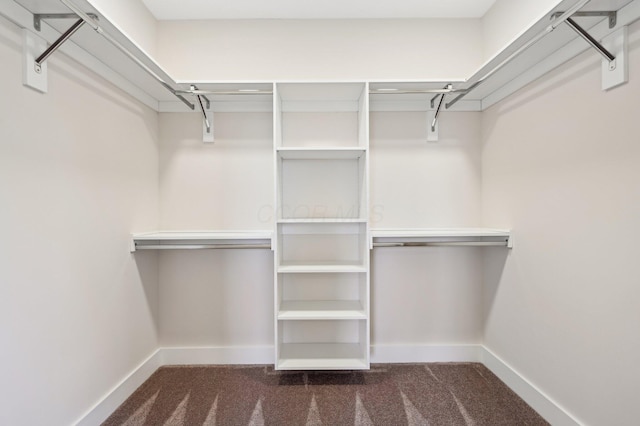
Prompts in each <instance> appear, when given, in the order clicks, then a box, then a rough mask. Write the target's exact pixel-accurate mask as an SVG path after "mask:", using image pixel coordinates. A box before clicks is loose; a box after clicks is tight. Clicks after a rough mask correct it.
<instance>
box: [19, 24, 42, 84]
mask: <svg viewBox="0 0 640 426" xmlns="http://www.w3.org/2000/svg"><path fill="white" fill-rule="evenodd" d="M46 47H47V43H46V42H45V41H44V40H43V39H41V38H40V37H38V36H37V35H35V34H34V33H32V32H31V31H29V30H27V29H26V28H23V29H22V84H24V85H25V86H27V87H31V88H32V89H35V90H37V91H38V92H41V93H47V90H48V84H47V63H46V62H45V63H43V64H42V65H40V67H39V69H38V71H36V69H37V68H36V66H35V64H36V58H37V55H39V53H38V52H42V51H43V50H44V49H45V48H46Z"/></svg>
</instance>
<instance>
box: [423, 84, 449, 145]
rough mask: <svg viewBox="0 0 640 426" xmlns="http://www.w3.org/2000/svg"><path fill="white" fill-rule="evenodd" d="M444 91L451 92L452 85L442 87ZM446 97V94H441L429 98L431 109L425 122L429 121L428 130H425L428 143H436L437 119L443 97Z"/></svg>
mask: <svg viewBox="0 0 640 426" xmlns="http://www.w3.org/2000/svg"><path fill="white" fill-rule="evenodd" d="M444 90H448V91H451V90H453V85H452V84H447V85H446V86H445V87H444ZM446 95H447V93H441V94H437V95H436V96H434V97H433V98H431V109H430V110H429V111H428V112H427V120H428V121H429V129H428V130H427V141H428V142H436V141H437V140H438V117H439V116H440V111H441V110H442V105H443V104H444V97H445V96H446ZM438 97H440V101H439V102H438V106H437V107H436V105H435V103H436V99H438ZM433 108H436V109H435V111H433Z"/></svg>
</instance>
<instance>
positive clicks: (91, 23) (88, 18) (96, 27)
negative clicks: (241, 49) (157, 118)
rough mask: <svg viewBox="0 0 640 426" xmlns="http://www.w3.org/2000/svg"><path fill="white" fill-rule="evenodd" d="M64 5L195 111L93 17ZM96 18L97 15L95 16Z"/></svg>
mask: <svg viewBox="0 0 640 426" xmlns="http://www.w3.org/2000/svg"><path fill="white" fill-rule="evenodd" d="M60 1H61V2H62V4H64V5H65V6H67V7H68V8H69V9H70V10H71V11H72V12H73V13H75V14H76V15H77V16H78V17H79V18H80V19H82V20H83V21H84V22H85V23H86V24H87V25H89V26H90V27H91V28H93V30H94V31H95V32H97V33H98V34H100V35H102V37H104V38H105V39H106V40H107V41H108V42H109V43H111V44H112V45H113V46H114V47H115V48H117V49H118V50H119V51H120V52H122V53H123V54H124V55H125V56H127V57H128V58H129V59H131V60H132V61H133V62H135V63H136V64H137V65H138V66H139V67H140V68H142V70H143V71H145V72H146V73H147V74H149V75H150V76H151V77H153V78H154V79H155V80H156V81H157V82H158V83H160V85H162V87H164V88H165V89H167V90H168V91H169V92H171V93H172V94H173V95H174V96H175V97H177V98H178V99H180V100H181V101H182V102H183V103H184V104H185V105H187V106H188V107H189V108H190V109H192V110H194V109H195V108H196V106H195V105H194V104H192V103H191V102H189V101H188V100H187V99H186V98H184V96H182V95H180V94H179V93H177V91H176V90H175V89H174V88H173V87H171V86H170V85H169V84H168V83H167V82H165V81H164V80H163V79H162V77H160V76H159V75H158V74H156V73H155V71H153V70H152V69H151V68H149V67H148V66H147V65H146V64H145V63H144V62H142V61H141V60H140V59H138V58H137V57H136V56H135V55H134V54H133V53H131V52H130V51H129V50H128V49H127V48H126V47H124V46H123V45H122V44H121V43H120V42H119V41H118V40H116V39H114V38H113V37H111V36H110V35H109V34H107V33H106V32H105V31H104V30H103V29H102V27H101V26H100V25H98V23H97V22H96V21H95V20H94V19H93V18H92V17H91V15H90V14H88V13H85V12H84V11H82V10H81V9H80V8H78V6H76V5H75V4H74V3H73V2H71V1H70V0H60ZM94 16H95V15H94Z"/></svg>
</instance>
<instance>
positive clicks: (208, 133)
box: [191, 84, 214, 142]
mask: <svg viewBox="0 0 640 426" xmlns="http://www.w3.org/2000/svg"><path fill="white" fill-rule="evenodd" d="M197 90H198V88H197V87H196V86H195V85H193V84H192V85H191V91H194V92H195V91H197ZM195 96H196V98H197V99H198V104H199V105H200V111H202V119H203V126H204V127H203V129H202V141H203V142H213V141H214V138H213V126H212V121H213V112H211V101H210V100H209V98H207V97H206V96H205V95H201V94H198V93H196V94H195ZM203 100H204V103H203V102H202V101H203ZM205 104H206V108H205ZM207 111H209V113H207ZM209 118H211V121H210V120H209Z"/></svg>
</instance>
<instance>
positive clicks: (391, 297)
mask: <svg viewBox="0 0 640 426" xmlns="http://www.w3.org/2000/svg"><path fill="white" fill-rule="evenodd" d="M480 117H481V116H480V113H445V114H442V116H441V119H440V121H439V126H440V140H439V141H438V142H437V143H433V142H426V135H427V126H428V123H427V120H426V117H425V113H423V112H377V113H372V114H371V142H370V146H371V148H370V152H371V154H370V163H371V165H370V179H371V181H370V182H371V191H370V192H371V206H372V208H371V226H372V227H374V228H394V227H396V228H407V227H408V228H411V227H414V228H420V227H427V228H429V227H456V226H458V227H460V226H471V227H472V226H477V225H478V224H479V223H480V206H481V204H480V202H481V201H480V187H481V185H480V148H481V145H480V128H481V127H480V124H481V121H480ZM461 265H464V267H461ZM371 269H372V280H371V292H372V296H371V314H372V320H371V326H372V336H371V340H372V344H373V345H437V344H476V343H480V342H481V341H482V280H481V278H480V277H481V276H482V258H481V251H480V250H478V249H474V248H468V249H465V248H459V247H455V248H446V247H442V248H376V249H374V251H373V254H372V261H371Z"/></svg>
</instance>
